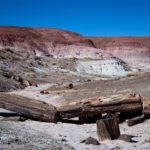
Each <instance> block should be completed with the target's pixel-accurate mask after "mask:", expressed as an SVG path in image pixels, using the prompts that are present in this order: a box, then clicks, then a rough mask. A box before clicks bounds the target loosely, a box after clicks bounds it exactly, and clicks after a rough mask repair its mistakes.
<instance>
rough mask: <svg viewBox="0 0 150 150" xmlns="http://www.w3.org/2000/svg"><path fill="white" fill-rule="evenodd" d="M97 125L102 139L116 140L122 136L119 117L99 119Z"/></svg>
mask: <svg viewBox="0 0 150 150" xmlns="http://www.w3.org/2000/svg"><path fill="white" fill-rule="evenodd" d="M96 125H97V135H98V138H99V140H100V141H103V140H107V139H109V140H114V139H117V138H118V137H119V136H120V129H119V119H118V118H116V117H112V118H106V119H100V120H97V122H96Z"/></svg>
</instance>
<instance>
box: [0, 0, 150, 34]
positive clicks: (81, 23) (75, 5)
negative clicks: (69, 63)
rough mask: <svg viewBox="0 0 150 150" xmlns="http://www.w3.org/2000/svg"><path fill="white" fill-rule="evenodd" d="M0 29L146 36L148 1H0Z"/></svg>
mask: <svg viewBox="0 0 150 150" xmlns="http://www.w3.org/2000/svg"><path fill="white" fill-rule="evenodd" d="M0 25H13V26H34V27H55V28H61V29H66V30H71V31H75V32H78V33H81V34H82V35H97V36H98V35H102V36H109V35H110V36H117V35H118V36H120V35H121V36H124V35H129V36H134V35H139V36H141V35H145V36H146V35H150V0H0Z"/></svg>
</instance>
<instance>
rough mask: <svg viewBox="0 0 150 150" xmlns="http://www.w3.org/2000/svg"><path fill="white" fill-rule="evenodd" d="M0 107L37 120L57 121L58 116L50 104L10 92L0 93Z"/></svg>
mask: <svg viewBox="0 0 150 150" xmlns="http://www.w3.org/2000/svg"><path fill="white" fill-rule="evenodd" d="M0 107H1V108H4V109H7V110H11V111H14V112H16V113H19V114H21V115H22V116H24V117H27V118H30V119H35V120H39V121H46V122H57V121H58V116H59V115H58V113H57V111H56V109H55V107H54V106H52V105H49V104H47V103H45V102H41V101H38V100H34V99H30V98H26V97H21V96H16V95H11V94H2V93H0Z"/></svg>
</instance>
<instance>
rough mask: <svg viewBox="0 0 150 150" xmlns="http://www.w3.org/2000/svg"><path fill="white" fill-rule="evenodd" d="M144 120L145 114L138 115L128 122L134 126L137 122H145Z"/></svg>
mask: <svg viewBox="0 0 150 150" xmlns="http://www.w3.org/2000/svg"><path fill="white" fill-rule="evenodd" d="M144 120H145V117H144V115H142V116H138V117H135V118H132V119H129V120H127V124H128V126H134V125H136V124H139V123H142V122H144Z"/></svg>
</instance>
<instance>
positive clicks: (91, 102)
mask: <svg viewBox="0 0 150 150" xmlns="http://www.w3.org/2000/svg"><path fill="white" fill-rule="evenodd" d="M142 109H143V102H142V99H141V96H140V95H138V94H134V95H133V94H130V95H128V96H125V97H122V96H121V97H120V96H118V97H110V98H109V99H108V98H100V97H94V98H90V99H86V100H81V101H80V102H72V103H69V104H68V105H65V106H61V107H59V108H57V110H58V111H59V112H60V115H61V117H62V118H67V119H70V118H73V117H80V116H82V117H83V116H88V115H96V114H102V113H116V112H141V111H142Z"/></svg>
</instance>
